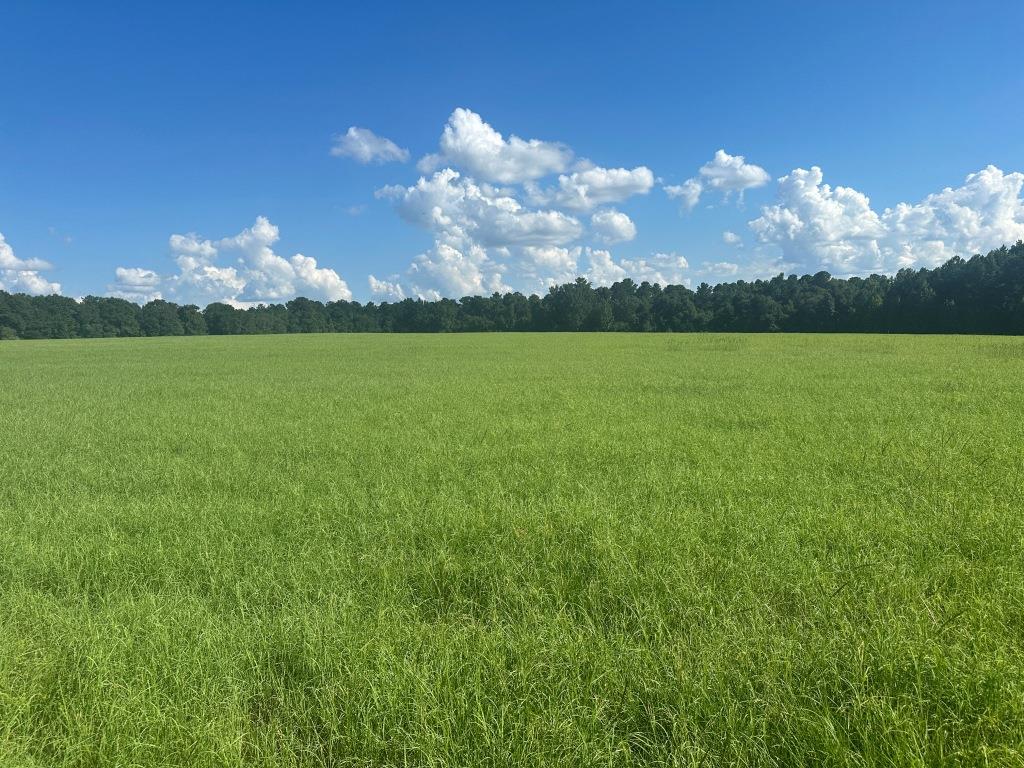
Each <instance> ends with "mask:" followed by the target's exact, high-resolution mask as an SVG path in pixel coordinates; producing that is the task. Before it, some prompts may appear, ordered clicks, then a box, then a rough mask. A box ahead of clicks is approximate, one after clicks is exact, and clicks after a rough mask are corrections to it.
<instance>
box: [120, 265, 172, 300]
mask: <svg viewBox="0 0 1024 768" xmlns="http://www.w3.org/2000/svg"><path fill="white" fill-rule="evenodd" d="M161 282H162V278H161V277H160V275H158V274H157V273H156V272H154V271H153V270H151V269H142V268H140V267H118V268H117V269H115V270H114V283H113V285H108V286H107V295H108V296H116V297H117V298H119V299H127V300H128V301H134V302H135V303H136V304H146V303H148V302H150V301H154V300H156V299H162V298H163V294H162V293H161V292H160V284H161Z"/></svg>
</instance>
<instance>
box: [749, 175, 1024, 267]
mask: <svg viewBox="0 0 1024 768" xmlns="http://www.w3.org/2000/svg"><path fill="white" fill-rule="evenodd" d="M1022 186H1024V174H1021V173H1004V172H1003V171H1001V170H1000V169H999V168H996V167H995V166H992V165H990V166H988V167H987V168H985V169H983V170H981V171H978V172H977V173H972V174H970V175H969V176H967V178H966V179H965V181H964V183H963V185H961V186H960V187H956V188H949V187H947V188H946V189H944V190H942V191H941V192H938V193H935V194H931V195H928V196H927V197H925V198H924V199H923V200H922V201H921V202H919V203H914V204H910V203H900V204H898V205H896V206H895V207H893V208H886V209H885V210H883V211H882V212H881V213H879V212H877V211H875V210H874V209H873V208H872V207H871V201H870V199H869V198H868V196H867V195H865V194H864V193H863V192H859V191H857V190H855V189H852V188H850V187H842V186H837V187H832V186H830V185H829V184H826V183H824V174H823V173H822V170H821V169H820V168H818V167H817V166H814V167H812V168H811V169H810V170H805V169H803V168H797V169H796V170H794V171H792V172H791V173H789V174H788V175H787V176H783V177H782V178H781V179H779V189H778V201H777V202H776V203H775V204H774V205H770V206H765V207H764V208H763V209H762V211H761V215H760V216H759V217H758V218H756V219H754V220H753V221H750V222H749V225H750V228H751V230H753V232H754V234H755V235H756V236H757V238H758V240H759V241H760V242H761V243H763V244H768V245H772V246H777V247H778V249H779V252H780V253H781V257H782V258H783V259H784V260H785V261H787V262H790V263H792V264H794V265H796V266H797V267H798V268H799V269H803V270H806V271H815V270H818V269H827V270H829V271H831V272H833V273H835V274H838V275H852V274H865V273H868V272H894V271H896V270H898V269H900V268H902V267H909V266H927V267H934V266H937V265H938V264H941V263H942V262H944V261H946V260H948V259H950V258H952V257H953V256H955V255H961V256H965V257H969V256H971V255H973V254H975V253H984V252H985V251H988V250H990V249H992V248H996V247H999V246H1000V245H1002V244H1004V243H1013V242H1016V241H1017V240H1019V239H1021V238H1024V200H1022V199H1021V189H1022Z"/></svg>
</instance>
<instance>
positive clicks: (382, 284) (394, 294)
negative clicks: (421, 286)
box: [367, 275, 405, 301]
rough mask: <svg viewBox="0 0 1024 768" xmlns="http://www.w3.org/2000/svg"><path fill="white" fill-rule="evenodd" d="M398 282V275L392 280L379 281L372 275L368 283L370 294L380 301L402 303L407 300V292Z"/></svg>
mask: <svg viewBox="0 0 1024 768" xmlns="http://www.w3.org/2000/svg"><path fill="white" fill-rule="evenodd" d="M398 280H399V277H398V275H394V276H393V277H392V279H391V280H378V279H377V278H376V277H374V276H373V275H370V276H369V278H368V279H367V283H369V286H370V293H371V294H372V295H373V297H374V298H375V299H377V300H378V301H401V300H402V299H404V298H405V291H404V290H403V289H402V285H401V283H399V282H398Z"/></svg>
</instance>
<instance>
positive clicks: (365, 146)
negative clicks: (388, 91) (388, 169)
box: [331, 125, 409, 165]
mask: <svg viewBox="0 0 1024 768" xmlns="http://www.w3.org/2000/svg"><path fill="white" fill-rule="evenodd" d="M331 154H332V155H333V156H335V157H350V158H352V159H353V160H355V161H356V162H357V163H362V164H363V165H366V164H368V163H378V164H381V163H391V162H399V163H404V162H405V161H406V160H408V159H409V150H407V149H402V148H401V147H400V146H398V145H397V144H395V142H393V141H391V140H390V139H385V138H384V137H383V136H378V135H377V134H375V133H374V132H373V131H371V130H370V129H369V128H357V127H356V126H354V125H353V126H352V127H351V128H349V129H348V131H346V132H345V135H343V136H335V137H334V146H333V147H331Z"/></svg>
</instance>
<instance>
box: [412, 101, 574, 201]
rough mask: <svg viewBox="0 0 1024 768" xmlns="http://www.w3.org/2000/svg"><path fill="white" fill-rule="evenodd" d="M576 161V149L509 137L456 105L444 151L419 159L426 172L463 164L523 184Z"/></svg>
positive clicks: (494, 178)
mask: <svg viewBox="0 0 1024 768" xmlns="http://www.w3.org/2000/svg"><path fill="white" fill-rule="evenodd" d="M571 161H572V151H571V150H570V149H569V148H568V147H566V146H564V145H562V144H557V143H553V142H548V141H540V140H538V139H529V140H526V139H521V138H519V137H518V136H509V137H508V139H505V137H503V136H502V135H501V134H500V133H498V131H496V130H494V128H492V127H491V126H490V125H489V124H488V123H486V122H484V120H483V118H482V117H480V115H478V114H477V113H476V112H473V111H472V110H469V109H462V108H459V109H456V110H455V111H454V112H452V114H451V117H449V118H448V123H447V125H445V127H444V131H443V132H442V134H441V141H440V151H439V152H438V153H437V154H434V155H427V156H426V157H424V158H423V159H422V160H420V162H419V169H420V171H421V172H423V173H430V172H432V171H434V170H435V169H437V168H439V167H440V166H442V165H446V164H447V165H452V166H454V167H456V168H461V169H463V170H464V171H466V172H467V173H469V174H470V175H472V176H475V177H479V178H480V179H483V180H484V181H490V182H496V183H499V184H519V183H522V182H524V181H530V180H533V179H539V178H541V177H542V176H547V175H548V174H551V173H561V172H562V171H564V170H565V169H566V168H567V167H568V165H569V163H570V162H571Z"/></svg>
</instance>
